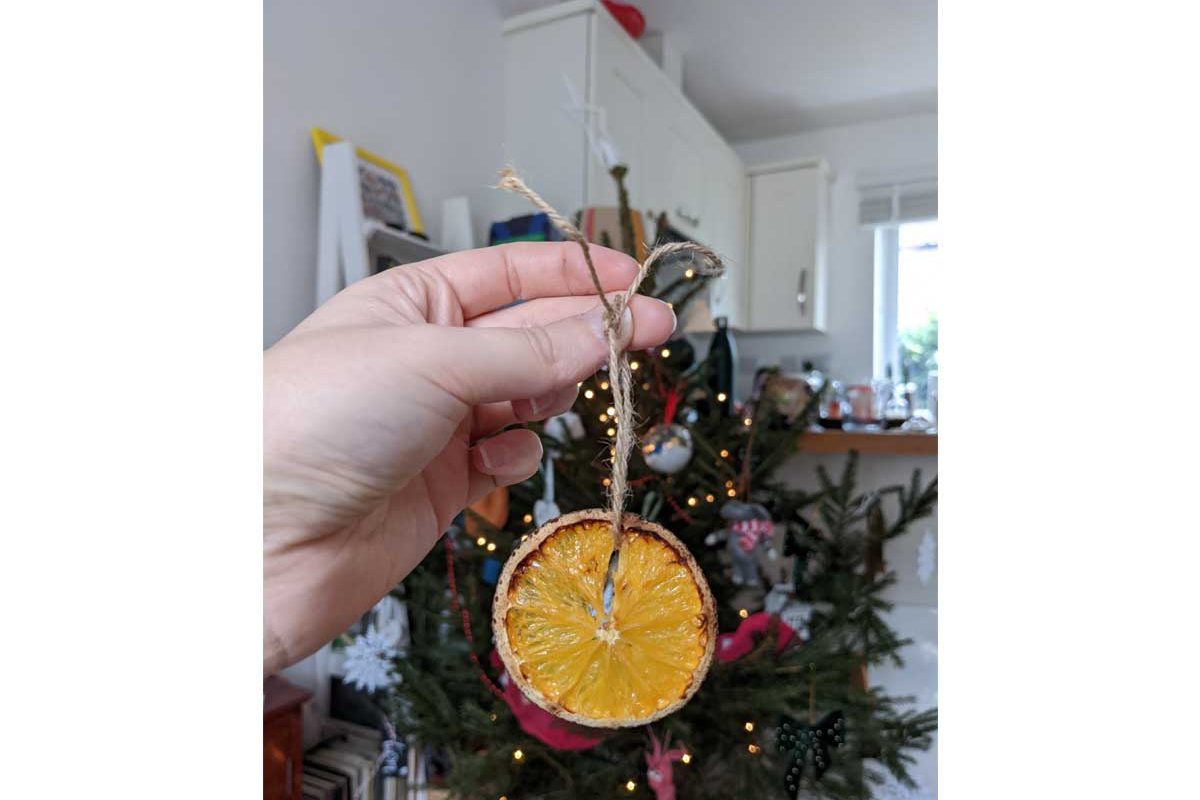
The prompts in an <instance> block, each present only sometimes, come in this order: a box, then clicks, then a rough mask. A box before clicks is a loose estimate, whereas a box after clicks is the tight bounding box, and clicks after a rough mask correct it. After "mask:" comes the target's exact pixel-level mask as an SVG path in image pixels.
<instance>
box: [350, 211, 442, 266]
mask: <svg viewBox="0 0 1200 800" xmlns="http://www.w3.org/2000/svg"><path fill="white" fill-rule="evenodd" d="M363 236H364V237H365V238H366V239H367V240H368V241H369V242H370V247H371V250H372V251H374V252H376V253H384V254H387V255H389V256H391V257H392V258H394V259H396V260H397V261H399V262H400V263H401V264H411V263H412V262H414V261H424V260H425V259H427V258H435V257H437V256H443V255H445V254H446V251H445V250H442V249H441V248H439V247H434V246H433V244H432V243H431V242H428V241H426V240H425V239H422V238H421V237H419V236H413V235H412V234H411V233H405V232H404V231H401V230H397V229H395V228H391V227H388V226H387V225H384V224H383V223H382V222H378V221H376V220H373V219H368V220H365V221H364V222H363Z"/></svg>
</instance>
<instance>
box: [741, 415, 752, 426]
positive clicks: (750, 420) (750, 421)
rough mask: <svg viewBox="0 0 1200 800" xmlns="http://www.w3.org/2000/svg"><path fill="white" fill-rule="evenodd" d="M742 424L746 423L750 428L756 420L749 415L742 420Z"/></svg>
mask: <svg viewBox="0 0 1200 800" xmlns="http://www.w3.org/2000/svg"><path fill="white" fill-rule="evenodd" d="M742 424H743V425H745V426H746V427H747V428H749V427H750V426H751V425H753V424H754V420H752V419H750V418H749V417H746V418H745V419H744V420H742Z"/></svg>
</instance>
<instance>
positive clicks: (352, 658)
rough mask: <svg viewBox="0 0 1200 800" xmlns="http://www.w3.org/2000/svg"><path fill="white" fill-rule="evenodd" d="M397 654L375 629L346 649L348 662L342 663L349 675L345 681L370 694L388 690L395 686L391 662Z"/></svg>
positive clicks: (358, 638) (388, 641)
mask: <svg viewBox="0 0 1200 800" xmlns="http://www.w3.org/2000/svg"><path fill="white" fill-rule="evenodd" d="M397 654H398V653H397V650H396V648H395V646H394V645H393V644H392V642H391V641H390V640H389V637H388V636H385V635H384V634H382V633H380V632H379V631H377V630H376V629H375V626H374V625H372V626H371V627H370V628H368V629H367V632H366V633H364V634H363V635H362V636H359V637H357V638H355V640H354V641H353V642H351V643H350V645H349V646H348V647H347V648H346V659H345V661H344V662H343V663H342V668H343V669H344V670H345V673H346V674H345V676H344V677H343V679H342V680H344V681H345V682H346V683H352V684H354V688H356V689H359V690H365V691H368V692H375V691H378V690H380V689H387V688H389V687H391V686H392V684H394V683H395V682H396V673H395V669H394V667H393V666H392V659H394V658H396V656H397Z"/></svg>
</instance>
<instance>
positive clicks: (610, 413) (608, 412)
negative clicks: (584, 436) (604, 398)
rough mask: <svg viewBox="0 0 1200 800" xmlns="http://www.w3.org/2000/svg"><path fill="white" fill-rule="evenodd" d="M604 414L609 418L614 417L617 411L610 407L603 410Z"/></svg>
mask: <svg viewBox="0 0 1200 800" xmlns="http://www.w3.org/2000/svg"><path fill="white" fill-rule="evenodd" d="M604 413H605V414H608V415H609V416H610V417H615V416H616V415H617V410H616V409H615V408H613V407H612V406H609V407H608V408H606V409H604Z"/></svg>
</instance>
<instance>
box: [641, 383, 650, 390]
mask: <svg viewBox="0 0 1200 800" xmlns="http://www.w3.org/2000/svg"><path fill="white" fill-rule="evenodd" d="M642 390H643V391H649V390H650V384H648V383H643V384H642Z"/></svg>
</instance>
